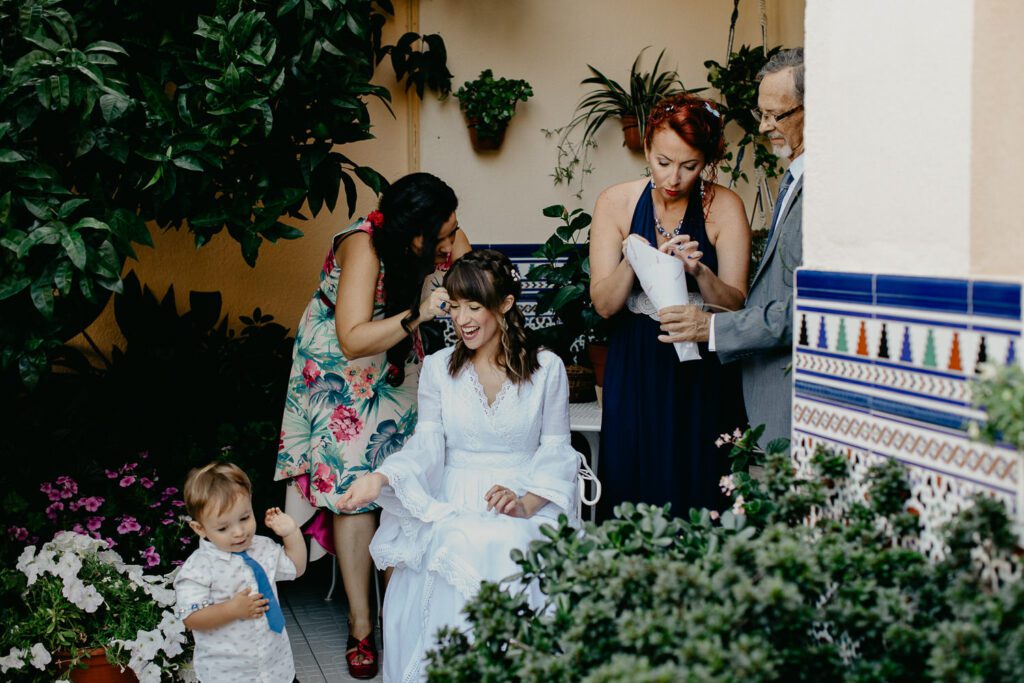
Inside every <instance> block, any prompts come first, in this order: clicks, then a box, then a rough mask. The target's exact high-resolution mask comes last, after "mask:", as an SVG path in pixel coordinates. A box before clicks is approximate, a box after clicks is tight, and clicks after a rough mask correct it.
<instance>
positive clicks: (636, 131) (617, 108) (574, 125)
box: [549, 48, 700, 192]
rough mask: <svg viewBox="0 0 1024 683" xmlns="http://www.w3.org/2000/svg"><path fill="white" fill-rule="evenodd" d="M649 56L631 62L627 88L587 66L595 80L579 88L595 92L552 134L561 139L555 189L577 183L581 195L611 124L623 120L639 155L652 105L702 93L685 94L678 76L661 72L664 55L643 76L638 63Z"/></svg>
mask: <svg viewBox="0 0 1024 683" xmlns="http://www.w3.org/2000/svg"><path fill="white" fill-rule="evenodd" d="M646 50H647V48H644V49H643V50H641V51H640V54H638V55H637V57H636V59H635V60H633V65H632V66H631V67H630V69H629V81H628V83H627V84H626V85H622V84H620V83H619V82H618V81H615V80H612V79H611V78H609V77H608V76H606V75H604V73H602V72H601V71H598V70H597V69H596V68H594V67H593V66H591V65H590V64H588V65H587V68H588V69H590V72H591V73H592V74H593V75H592V76H591V77H590V78H585V79H583V80H582V81H580V85H594V86H596V87H595V88H594V89H593V90H591V91H590V92H588V93H587V94H585V95H584V96H583V98H582V99H581V100H580V102H579V104H577V105H576V110H575V111H574V112H573V118H572V120H571V121H569V123H567V124H566V125H565V126H563V127H561V128H556V129H554V130H552V131H549V132H550V133H551V134H556V135H558V144H557V149H558V162H557V164H556V168H555V172H554V174H553V176H554V179H555V184H556V185H558V184H559V183H561V182H565V183H567V184H568V183H571V182H572V180H573V179H577V180H578V181H579V183H580V192H582V181H583V177H584V176H585V175H586V173H585V172H583V171H582V170H583V169H587V168H589V163H588V155H589V152H590V150H591V149H592V148H593V147H594V146H595V143H594V137H595V136H596V135H597V131H598V130H599V129H600V128H601V126H603V125H604V124H605V122H606V121H608V120H609V119H619V121H620V122H621V124H622V133H623V138H624V139H623V145H624V146H625V147H628V148H629V149H631V150H633V151H640V150H642V149H643V136H644V124H645V123H646V121H647V117H648V116H649V115H650V113H651V109H652V108H653V107H654V105H656V104H657V103H658V102H659V101H661V100H662V99H664V98H666V97H669V96H671V95H676V94H678V93H681V92H699V91H700V90H687V88H686V86H684V85H683V82H682V81H681V80H679V74H678V73H676V71H674V70H667V69H666V70H663V69H662V68H661V61H662V59H663V58H664V56H665V50H662V51H661V52H660V53H658V58H657V59H656V60H655V62H654V66H653V67H652V68H651V70H650V71H642V70H641V67H640V60H641V59H642V58H643V55H644V52H645V51H646ZM580 126H582V127H583V134H582V136H581V137H580V139H579V141H578V142H576V141H574V138H573V137H571V136H572V134H573V133H574V132H575V131H576V130H577V129H578V128H579V127H580Z"/></svg>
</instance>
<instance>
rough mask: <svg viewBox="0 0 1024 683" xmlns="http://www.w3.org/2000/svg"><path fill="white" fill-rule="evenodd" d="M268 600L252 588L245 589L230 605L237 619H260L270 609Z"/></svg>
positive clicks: (239, 592) (230, 601) (237, 594)
mask: <svg viewBox="0 0 1024 683" xmlns="http://www.w3.org/2000/svg"><path fill="white" fill-rule="evenodd" d="M268 602H269V601H268V600H267V599H266V598H264V597H263V596H262V595H261V594H260V593H257V592H255V591H253V590H252V588H248V587H246V588H243V589H242V590H240V591H238V593H236V594H235V597H233V598H231V599H230V600H229V601H228V603H229V604H230V605H231V611H232V613H233V614H234V615H235V618H236V619H259V618H260V617H262V616H263V614H264V612H266V611H267V610H268V609H269V608H268V607H267V604H268Z"/></svg>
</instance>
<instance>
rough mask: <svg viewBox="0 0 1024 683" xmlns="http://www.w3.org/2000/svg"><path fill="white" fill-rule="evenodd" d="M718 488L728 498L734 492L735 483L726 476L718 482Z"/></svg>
mask: <svg viewBox="0 0 1024 683" xmlns="http://www.w3.org/2000/svg"><path fill="white" fill-rule="evenodd" d="M718 488H720V489H722V493H724V494H725V495H727V496H729V495H732V492H733V491H735V490H736V482H735V480H733V478H732V475H731V474H727V475H725V476H724V477H722V478H721V479H719V480H718Z"/></svg>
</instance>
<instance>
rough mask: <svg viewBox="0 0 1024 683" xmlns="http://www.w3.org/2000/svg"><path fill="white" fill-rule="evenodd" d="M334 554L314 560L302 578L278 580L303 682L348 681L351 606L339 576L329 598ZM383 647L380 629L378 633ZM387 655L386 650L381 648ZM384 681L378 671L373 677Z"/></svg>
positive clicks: (293, 650) (378, 638)
mask: <svg viewBox="0 0 1024 683" xmlns="http://www.w3.org/2000/svg"><path fill="white" fill-rule="evenodd" d="M332 561H333V558H331V557H330V556H328V557H325V558H323V559H321V560H318V561H316V562H313V563H312V564H310V565H309V567H308V568H307V570H306V573H305V574H304V575H303V576H302V578H300V579H299V580H298V581H294V582H286V583H280V584H278V590H279V591H280V594H281V607H282V609H283V610H284V618H285V623H286V625H287V627H288V636H289V638H290V640H291V643H292V653H293V654H294V655H295V675H296V677H297V678H298V679H299V681H301V683H347V682H348V681H354V680H356V679H354V678H352V677H351V676H349V675H348V668H347V666H346V665H345V641H346V639H347V638H348V621H347V615H348V608H347V606H346V605H345V591H344V590H343V589H342V586H341V577H340V576H339V577H338V582H337V585H336V586H335V588H334V595H333V597H332V598H331V600H330V601H325V600H324V598H325V597H326V595H327V591H328V589H329V588H330V586H331V562H332ZM377 646H378V647H380V632H379V631H378V633H377ZM381 655H383V651H381ZM372 680H375V681H380V680H381V677H380V675H378V676H377V677H376V678H374V679H372Z"/></svg>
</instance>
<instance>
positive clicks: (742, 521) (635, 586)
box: [429, 433, 1024, 683]
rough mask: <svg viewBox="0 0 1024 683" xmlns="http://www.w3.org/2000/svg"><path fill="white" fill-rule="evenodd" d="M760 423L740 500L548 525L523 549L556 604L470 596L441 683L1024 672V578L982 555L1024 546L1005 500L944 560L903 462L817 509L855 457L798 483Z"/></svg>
mask: <svg viewBox="0 0 1024 683" xmlns="http://www.w3.org/2000/svg"><path fill="white" fill-rule="evenodd" d="M751 436H752V434H750V433H748V434H747V435H745V438H744V437H741V438H740V439H738V440H737V441H738V445H736V446H735V449H734V450H735V451H736V453H735V456H736V457H737V458H738V463H739V465H738V468H737V469H738V471H737V472H734V474H733V475H732V479H726V480H723V488H726V489H732V495H733V502H734V506H733V510H727V511H725V512H723V513H721V514H719V513H716V512H709V511H707V510H700V511H697V510H692V511H690V513H689V515H688V516H687V517H685V518H676V517H672V516H671V515H670V514H669V511H668V509H667V506H666V507H665V508H658V507H652V506H649V505H646V504H640V505H633V504H630V503H624V504H622V505H620V506H619V507H618V508H617V509H616V516H615V518H614V519H612V520H609V521H608V522H605V523H604V524H602V525H601V526H594V525H592V524H587V525H586V529H585V532H584V533H582V534H581V533H578V532H577V531H576V530H574V529H572V528H571V527H569V526H568V525H567V523H566V521H565V520H564V519H563V520H562V523H561V525H560V527H559V528H557V529H555V528H550V527H548V528H547V529H546V531H545V534H546V536H547V539H546V540H544V541H542V542H536V543H534V544H533V545H532V546H531V547H530V548H529V550H528V551H526V552H517V553H516V554H515V555H514V557H515V559H516V561H517V563H518V564H519V567H520V568H521V570H522V574H521V578H522V579H523V580H525V581H536V582H537V583H538V585H539V586H540V588H541V589H542V590H543V591H544V593H545V594H546V596H547V598H546V599H547V604H546V606H545V608H544V609H542V610H540V611H535V610H534V609H532V608H531V606H530V605H529V603H528V601H527V599H526V597H525V595H522V594H517V593H513V592H510V591H509V590H508V588H507V587H506V588H502V587H499V586H497V585H494V584H485V585H484V587H483V588H482V590H481V591H480V593H479V595H478V596H477V598H476V599H475V600H473V601H471V602H470V603H469V605H468V606H467V608H466V609H467V614H468V618H469V622H470V624H471V626H472V639H470V637H469V634H466V633H461V632H458V631H456V630H452V629H448V630H446V631H442V634H441V641H440V646H439V647H438V649H436V650H434V651H433V652H432V653H431V654H430V660H431V661H430V670H429V680H430V681H433V682H441V681H445V682H449V681H450V682H455V681H467V682H468V681H480V680H486V681H492V682H495V683H498V682H503V681H508V682H512V681H517V682H519V681H538V682H539V681H545V682H549V681H551V682H566V683H568V682H569V681H585V682H586V683H598V682H601V683H610V682H613V681H618V682H623V683H625V682H627V681H628V682H630V683H636V682H637V681H643V682H652V683H653V682H656V681H657V682H664V683H668V682H676V681H695V682H696V681H701V682H706V681H722V682H725V681H745V682H750V681H808V682H810V681H824V680H831V681H850V682H853V681H857V682H863V681H979V682H980V681H1006V682H1009V681H1017V680H1020V678H1021V676H1022V675H1024V583H1021V582H1015V583H1009V584H1006V585H1003V586H1001V587H994V586H993V585H992V584H991V582H989V581H986V580H984V579H983V578H982V575H981V572H980V571H979V568H978V566H977V565H976V563H975V561H974V560H973V559H972V557H971V553H972V552H974V550H975V549H977V548H978V547H980V546H984V547H985V548H986V550H987V551H988V552H989V553H991V554H993V555H995V556H999V557H1002V558H1004V559H1005V558H1006V557H1008V556H1009V554H1010V553H1012V552H1014V547H1013V543H1012V535H1010V534H1009V533H1008V520H1007V519H1006V515H1005V512H1004V510H1003V508H1002V505H1001V504H1000V503H998V502H996V501H993V500H991V499H987V498H979V499H977V500H976V501H975V503H974V506H973V507H972V508H971V509H970V511H968V512H967V513H965V514H963V515H961V516H960V517H959V518H958V520H957V521H956V522H955V523H954V524H953V526H952V528H951V530H950V534H949V540H948V542H949V545H950V548H949V553H948V555H947V559H946V560H944V561H942V562H938V563H932V562H929V561H928V559H926V558H925V557H924V556H923V555H922V554H921V553H920V552H917V551H916V550H914V549H913V546H914V542H915V535H916V533H917V524H916V520H915V518H913V517H912V516H911V515H909V514H908V513H907V512H906V511H905V509H904V502H903V501H904V498H905V497H906V495H907V493H908V490H907V487H906V482H905V475H904V473H903V471H902V469H901V466H899V465H898V464H896V463H893V462H890V463H888V464H886V465H883V466H881V467H879V468H877V469H875V470H874V472H873V473H872V475H871V479H872V487H871V492H870V495H869V497H868V499H867V500H866V501H864V502H857V503H854V504H853V505H851V506H850V507H849V509H847V510H846V511H845V512H843V513H842V514H841V515H839V516H836V517H830V516H828V515H822V514H818V513H820V512H821V510H822V506H824V505H826V504H827V503H828V502H829V501H830V500H831V499H832V498H833V497H834V496H835V495H836V494H837V492H838V491H839V490H840V487H841V486H842V484H843V479H844V477H845V476H846V463H845V458H843V457H842V456H836V455H833V454H830V453H828V452H826V451H819V452H818V453H817V454H816V455H815V456H814V468H815V470H816V472H815V476H814V477H813V478H812V479H810V480H806V479H799V478H797V476H796V474H795V472H794V467H793V464H792V461H791V460H790V458H789V456H788V454H787V453H786V451H785V448H786V444H785V442H784V441H780V442H776V443H774V444H773V445H770V446H769V448H768V450H767V452H761V451H760V450H759V449H757V448H756V444H755V443H754V439H752V438H751ZM743 460H746V463H744V462H743ZM750 464H758V465H760V466H762V467H764V476H763V477H761V478H753V477H750V476H749V473H748V472H747V471H746V467H747V465H750ZM741 495H742V496H743V498H742V500H741V499H740V496H741ZM808 519H810V520H813V523H809V522H808V521H807V520H808Z"/></svg>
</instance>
